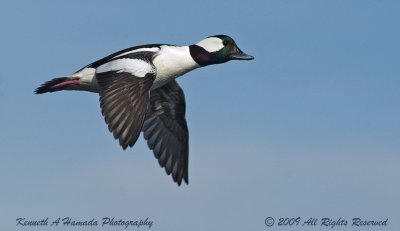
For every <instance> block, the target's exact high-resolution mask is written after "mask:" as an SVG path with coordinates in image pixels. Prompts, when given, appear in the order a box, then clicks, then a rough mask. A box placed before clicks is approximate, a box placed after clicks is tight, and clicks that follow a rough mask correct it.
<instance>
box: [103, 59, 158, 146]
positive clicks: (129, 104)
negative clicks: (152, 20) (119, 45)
mask: <svg viewBox="0 0 400 231" xmlns="http://www.w3.org/2000/svg"><path fill="white" fill-rule="evenodd" d="M153 54H154V53H152V52H137V53H133V54H130V55H129V56H123V57H121V58H118V59H113V60H111V61H109V62H107V63H105V64H103V65H101V66H99V67H97V68H96V79H97V82H98V84H99V89H100V107H101V112H102V114H103V116H104V118H105V121H106V123H107V124H108V129H109V130H110V132H112V133H113V135H114V138H115V139H118V140H119V143H120V145H121V146H122V148H123V149H126V148H127V147H128V146H130V147H132V146H133V145H134V144H135V142H136V140H137V139H138V137H139V134H140V131H141V130H142V125H143V121H144V118H145V115H146V111H147V108H148V105H149V101H150V88H151V86H152V85H153V81H154V79H155V76H156V69H155V67H154V65H153V63H152V62H151V59H152V56H153Z"/></svg>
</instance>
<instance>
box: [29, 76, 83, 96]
mask: <svg viewBox="0 0 400 231" xmlns="http://www.w3.org/2000/svg"><path fill="white" fill-rule="evenodd" d="M79 84H80V81H79V77H60V78H54V79H52V80H49V81H47V82H45V83H43V84H42V85H40V87H38V88H36V90H35V93H36V94H43V93H47V92H55V91H61V90H69V89H71V87H72V88H73V86H75V85H79Z"/></svg>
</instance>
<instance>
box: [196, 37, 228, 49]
mask: <svg viewBox="0 0 400 231" xmlns="http://www.w3.org/2000/svg"><path fill="white" fill-rule="evenodd" d="M196 45H197V46H200V47H203V48H204V49H205V50H206V51H208V52H215V51H219V50H221V49H222V48H223V47H224V44H223V43H222V39H220V38H216V37H210V38H206V39H204V40H201V41H200V42H199V43H197V44H196Z"/></svg>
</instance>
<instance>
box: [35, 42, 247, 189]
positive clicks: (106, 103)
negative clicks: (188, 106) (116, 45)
mask: <svg viewBox="0 0 400 231" xmlns="http://www.w3.org/2000/svg"><path fill="white" fill-rule="evenodd" d="M234 59H236V60H251V59H253V57H252V56H251V55H247V54H245V53H243V52H242V51H241V50H240V49H239V48H238V47H237V45H236V43H235V42H234V41H233V39H232V38H230V37H229V36H226V35H216V36H210V37H208V38H206V39H204V40H202V41H200V42H199V43H197V44H194V45H190V46H173V45H167V44H149V45H142V46H136V47H132V48H128V49H125V50H121V51H119V52H116V53H114V54H111V55H109V56H107V57H105V58H102V59H100V60H98V61H96V62H93V63H91V64H89V65H87V66H85V67H84V68H82V69H80V70H79V71H77V72H75V73H74V74H72V75H71V76H67V77H61V78H55V79H52V80H50V81H48V82H45V83H44V84H42V85H41V86H40V87H39V88H37V89H36V90H35V92H36V93H37V94H42V93H46V92H55V91H60V90H82V91H90V92H95V93H98V94H99V95H100V107H101V111H102V114H103V116H104V118H105V122H106V123H107V125H108V128H109V130H110V132H111V133H112V134H113V135H114V138H115V139H117V140H118V141H119V143H120V145H121V146H122V148H123V149H126V148H127V147H132V146H133V145H134V144H135V143H136V141H137V139H138V137H139V135H140V132H141V131H143V134H144V138H145V139H146V140H147V144H148V146H149V148H150V149H151V150H153V153H154V155H155V157H156V158H157V159H158V162H159V164H160V166H161V167H163V168H165V171H166V172H167V174H168V175H169V174H172V178H173V180H174V181H175V182H176V183H177V184H178V185H181V183H182V180H183V181H185V182H186V183H188V182H189V179H188V160H189V132H188V127H187V124H186V119H185V96H184V93H183V91H182V89H181V88H180V87H179V85H178V83H177V82H176V80H175V79H176V78H177V77H179V76H182V75H184V74H185V73H187V72H189V71H191V70H193V69H196V68H198V67H203V66H207V65H211V64H218V63H224V62H227V61H229V60H234Z"/></svg>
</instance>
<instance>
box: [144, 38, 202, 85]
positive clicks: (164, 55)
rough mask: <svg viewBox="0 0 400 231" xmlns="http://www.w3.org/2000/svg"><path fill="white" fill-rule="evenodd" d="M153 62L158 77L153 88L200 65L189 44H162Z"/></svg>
mask: <svg viewBox="0 0 400 231" xmlns="http://www.w3.org/2000/svg"><path fill="white" fill-rule="evenodd" d="M153 64H154V66H156V68H157V77H156V80H155V81H154V83H153V87H152V88H153V89H154V88H158V87H160V86H162V85H164V84H165V83H167V82H169V81H171V80H173V79H175V78H177V77H179V76H181V75H183V74H185V73H187V72H189V71H191V70H193V69H195V68H198V67H200V66H199V65H198V64H197V63H196V62H195V61H194V60H193V58H192V56H191V55H190V51H189V47H188V46H182V47H178V46H167V45H163V46H161V50H160V51H159V53H158V55H157V56H156V57H155V58H154V60H153Z"/></svg>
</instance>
